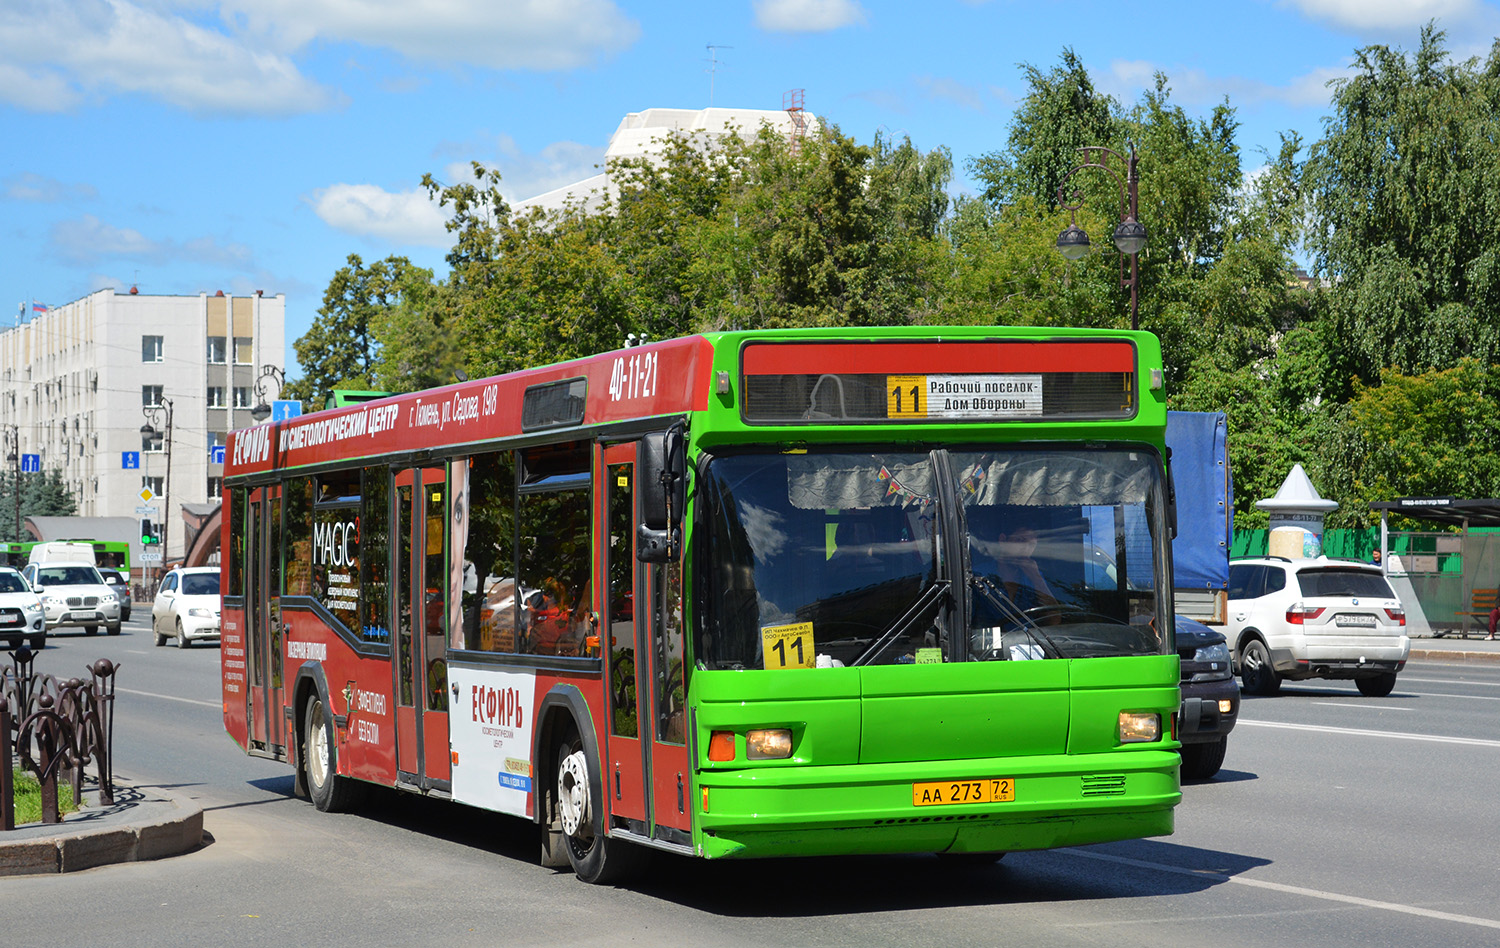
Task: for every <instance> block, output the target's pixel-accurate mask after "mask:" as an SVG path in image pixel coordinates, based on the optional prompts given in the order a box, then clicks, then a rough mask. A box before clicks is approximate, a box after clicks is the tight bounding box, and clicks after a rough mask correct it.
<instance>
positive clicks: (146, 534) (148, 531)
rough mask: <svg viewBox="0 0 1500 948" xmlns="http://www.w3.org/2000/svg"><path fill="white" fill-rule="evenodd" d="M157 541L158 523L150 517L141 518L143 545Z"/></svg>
mask: <svg viewBox="0 0 1500 948" xmlns="http://www.w3.org/2000/svg"><path fill="white" fill-rule="evenodd" d="M155 542H157V539H156V524H154V523H152V522H151V518H150V517H142V518H141V545H142V546H150V545H151V544H153V543H155Z"/></svg>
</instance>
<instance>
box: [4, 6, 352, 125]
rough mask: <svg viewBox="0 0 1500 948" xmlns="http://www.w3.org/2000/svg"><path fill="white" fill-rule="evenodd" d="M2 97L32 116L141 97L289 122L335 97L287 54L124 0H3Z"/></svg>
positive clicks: (184, 106)
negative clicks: (94, 101)
mask: <svg viewBox="0 0 1500 948" xmlns="http://www.w3.org/2000/svg"><path fill="white" fill-rule="evenodd" d="M0 59H3V60H5V61H7V63H8V65H7V66H6V67H5V68H4V70H3V71H0V99H3V100H4V101H7V102H10V103H12V104H14V105H18V106H20V107H22V108H26V109H31V110H33V111H39V112H47V111H59V110H62V109H66V108H70V107H72V106H74V105H76V104H78V103H79V102H81V101H84V100H86V99H89V98H91V97H103V96H108V95H114V94H120V93H144V94H147V95H152V96H155V97H157V98H159V99H162V100H163V101H165V102H168V103H170V104H172V105H175V106H178V107H180V108H183V109H186V110H188V111H190V112H219V113H231V114H271V115H288V114H295V113H299V112H309V111H316V110H320V109H323V108H326V107H328V105H329V104H330V103H332V102H334V101H335V100H336V98H337V96H336V95H335V93H333V92H332V91H331V90H329V89H326V88H324V87H322V86H320V85H318V84H317V83H315V82H312V81H311V80H309V79H307V78H306V77H304V76H303V75H302V74H301V73H300V72H298V70H297V67H296V66H294V65H293V64H292V62H291V61H290V60H289V59H287V58H286V57H284V56H279V55H276V54H274V53H271V52H267V51H265V50H263V49H258V48H252V47H248V46H244V45H242V44H240V43H239V42H237V41H236V40H234V39H232V38H230V37H228V36H225V35H224V34H222V33H219V32H216V31H213V30H209V29H205V28H204V27H202V26H199V25H197V24H195V23H193V22H191V21H189V20H186V19H183V18H181V17H175V16H170V15H164V14H163V13H160V12H158V11H157V10H156V9H154V8H147V7H144V6H141V5H138V4H136V3H132V2H130V0H7V2H6V3H5V5H4V8H3V9H0Z"/></svg>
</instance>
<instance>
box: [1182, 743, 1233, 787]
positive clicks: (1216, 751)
mask: <svg viewBox="0 0 1500 948" xmlns="http://www.w3.org/2000/svg"><path fill="white" fill-rule="evenodd" d="M1228 746H1229V738H1228V737H1227V736H1226V737H1221V738H1219V739H1218V740H1217V741H1212V742H1210V743H1207V744H1184V745H1182V776H1184V777H1186V778H1188V779H1189V780H1207V779H1208V778H1209V777H1212V776H1213V775H1214V774H1216V773H1218V772H1219V768H1220V767H1223V766H1224V751H1225V749H1226V748H1227V747H1228Z"/></svg>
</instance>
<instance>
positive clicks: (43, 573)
mask: <svg viewBox="0 0 1500 948" xmlns="http://www.w3.org/2000/svg"><path fill="white" fill-rule="evenodd" d="M21 575H22V576H24V577H26V581H27V582H29V583H30V584H31V588H32V589H34V590H35V591H36V593H37V595H39V596H41V598H42V607H43V609H44V610H45V611H46V613H47V631H48V632H51V631H52V630H53V629H59V628H63V627H65V626H68V627H73V628H82V629H83V631H85V632H87V633H88V634H89V635H93V634H94V633H96V632H98V631H99V626H101V625H102V626H104V627H105V629H106V630H107V631H108V632H109V634H110V635H119V634H120V602H119V600H118V599H116V598H115V594H114V590H113V589H111V588H110V586H108V585H107V584H106V583H105V582H104V577H103V576H100V575H99V571H98V570H97V569H95V568H94V564H93V563H81V562H79V563H27V564H26V568H25V569H23V570H21Z"/></svg>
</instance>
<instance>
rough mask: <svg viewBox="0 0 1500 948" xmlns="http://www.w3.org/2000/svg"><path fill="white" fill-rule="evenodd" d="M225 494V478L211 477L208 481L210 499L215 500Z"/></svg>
mask: <svg viewBox="0 0 1500 948" xmlns="http://www.w3.org/2000/svg"><path fill="white" fill-rule="evenodd" d="M223 493H224V478H222V477H210V478H209V479H208V499H209V500H213V499H214V498H215V497H219V496H221V495H223Z"/></svg>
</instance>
